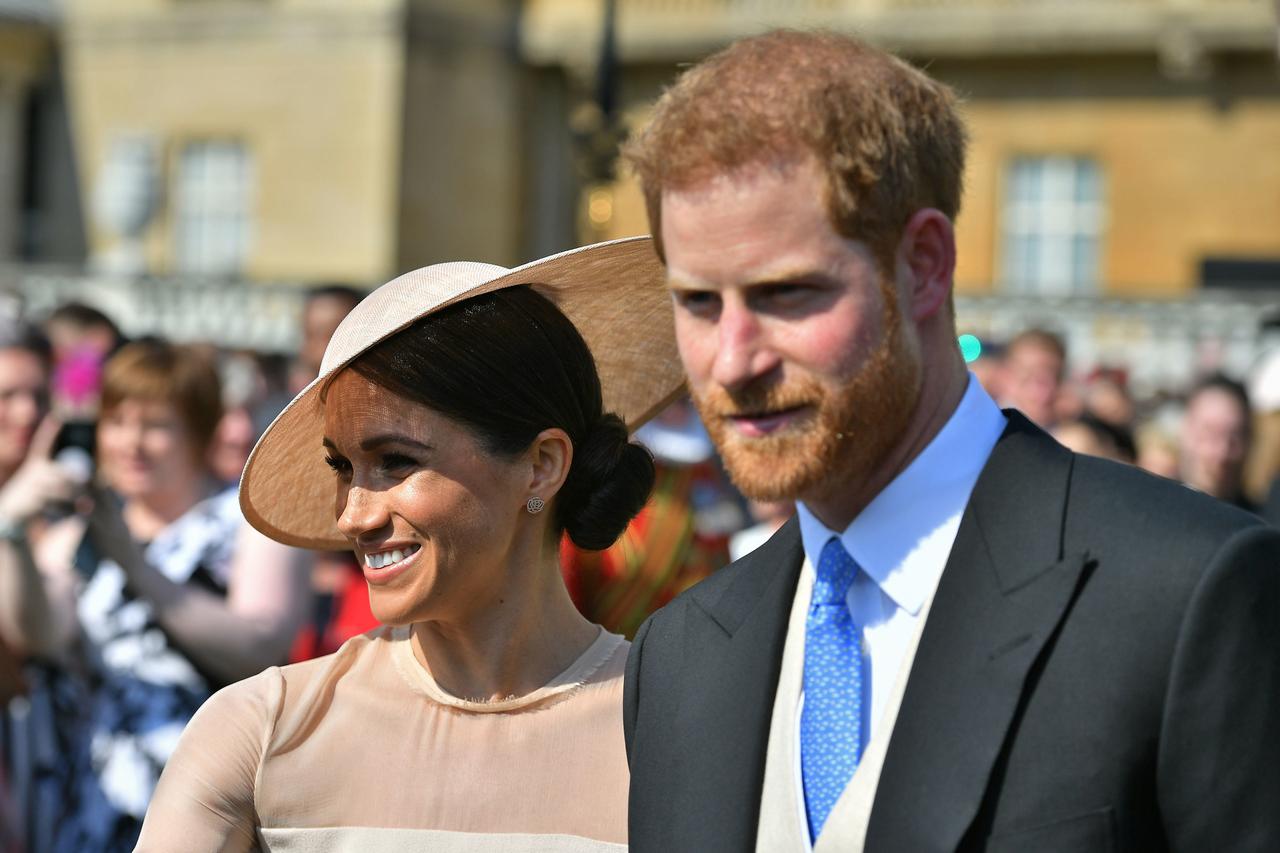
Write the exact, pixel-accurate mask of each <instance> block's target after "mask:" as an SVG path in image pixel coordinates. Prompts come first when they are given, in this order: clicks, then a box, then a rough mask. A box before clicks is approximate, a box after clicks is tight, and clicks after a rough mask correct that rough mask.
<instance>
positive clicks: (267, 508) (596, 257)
mask: <svg viewBox="0 0 1280 853" xmlns="http://www.w3.org/2000/svg"><path fill="white" fill-rule="evenodd" d="M518 285H530V286H532V287H533V288H534V289H535V290H537V291H538V292H539V293H541V294H542V295H543V296H546V297H547V298H548V299H550V300H551V301H552V302H554V303H555V304H556V305H557V306H558V307H559V308H560V310H561V311H562V312H564V314H565V316H566V317H568V318H569V320H570V321H571V322H573V324H574V326H576V327H577V329H578V331H579V333H581V335H582V337H583V339H584V340H585V341H586V343H587V346H588V347H589V348H590V349H591V354H592V356H593V357H594V358H595V362H596V369H597V371H598V372H599V374H600V384H601V388H602V391H603V394H604V407H605V411H607V412H615V413H616V414H618V416H619V417H621V418H622V419H623V420H624V421H625V422H626V424H627V426H628V428H630V429H633V430H634V429H635V428H636V427H638V426H639V425H640V424H642V423H644V422H645V421H646V420H648V419H649V418H651V417H653V416H654V415H655V414H657V413H658V412H659V411H661V410H662V409H663V408H664V407H666V406H667V405H668V404H669V403H671V401H672V400H674V399H675V398H676V397H678V396H679V395H680V394H681V393H682V392H683V390H684V372H683V369H682V368H681V365H680V357H679V353H678V352H677V350H676V343H675V333H674V328H673V325H672V315H671V299H670V297H669V296H668V294H667V290H666V285H665V272H664V269H663V267H662V264H661V263H660V262H659V260H658V258H657V256H656V254H655V252H654V250H653V245H652V241H651V240H650V239H649V238H648V237H633V238H627V239H623V240H614V241H610V242H607V243H597V244H595V245H591V246H584V247H582V248H579V249H573V250H570V251H568V252H562V253H560V254H558V255H552V256H551V257H548V258H543V259H542V260H538V261H533V262H531V263H528V264H524V265H523V266H519V267H516V268H515V269H511V270H507V269H504V268H502V267H496V266H490V265H487V264H467V263H460V264H437V265H434V266H430V267H424V268H422V269H420V270H414V271H413V272H410V273H406V274H405V275H402V276H400V277H399V278H397V279H395V280H394V281H391V282H388V283H387V284H385V285H383V286H382V287H380V288H378V289H377V290H375V291H374V292H373V293H371V294H370V295H369V296H368V297H366V298H365V300H364V301H363V302H361V303H360V305H358V306H357V307H356V309H355V310H354V311H352V312H351V313H350V314H349V315H348V316H347V318H346V319H345V320H343V322H342V324H341V325H340V326H339V327H338V330H337V331H336V332H335V333H334V336H333V338H332V339H331V340H330V342H329V346H328V348H327V349H326V350H325V358H324V363H323V365H322V367H321V371H320V375H319V376H318V377H317V378H316V379H315V380H314V381H312V382H311V383H310V384H309V385H308V386H307V387H306V388H304V389H303V390H302V391H301V392H300V393H299V394H298V396H297V397H295V398H294V399H293V401H292V402H290V403H289V405H288V406H286V407H285V408H284V410H283V411H282V412H280V414H279V415H278V416H277V417H276V419H275V420H274V421H272V423H271V425H270V426H269V427H267V429H266V430H265V431H264V432H263V434H262V437H261V438H259V439H258V443H257V444H256V445H255V446H254V448H253V452H252V453H251V454H250V455H249V460H248V462H247V463H246V464H245V468H244V473H243V474H242V475H241V478H240V508H241V510H242V511H243V512H244V516H245V518H246V519H248V521H249V523H250V524H252V525H253V526H254V527H256V528H257V529H258V530H260V531H262V532H263V533H265V534H266V535H267V536H270V537H271V538H272V539H275V540H277V541H279V542H283V543H285V544H288V545H295V546H299V547H303V548H317V549H322V550H345V549H347V548H349V547H350V544H349V542H348V541H347V539H346V537H344V536H343V535H342V534H341V533H340V532H339V531H338V527H337V523H336V517H335V502H334V501H335V486H334V478H333V473H332V471H330V470H329V468H328V466H327V465H326V464H325V462H324V456H325V451H324V448H323V446H322V441H323V439H324V407H323V405H322V403H321V401H320V395H321V392H322V390H323V388H324V387H325V385H326V384H327V382H328V381H329V380H330V379H331V378H332V377H333V376H334V375H335V374H336V373H337V372H338V371H340V370H341V369H342V368H344V367H346V366H347V365H348V364H349V363H350V362H351V361H352V360H353V359H355V358H356V357H357V356H358V355H359V354H360V353H362V352H364V351H365V350H367V349H368V348H369V347H371V346H373V345H374V344H376V343H378V342H379V341H381V340H384V339H386V338H388V337H390V336H391V335H393V334H395V333H396V332H399V331H401V330H403V329H405V328H407V327H408V326H410V325H412V324H413V323H414V322H416V321H417V320H419V319H421V318H422V317H425V316H427V315H428V314H432V313H434V312H435V311H438V310H440V309H441V308H444V307H446V306H448V305H452V304H454V303H456V302H460V301H462V300H464V299H469V298H471V297H474V296H479V295H481V294H483V293H489V292H492V291H495V290H501V289H503V288H506V287H515V286H518ZM495 405H498V404H497V403H495Z"/></svg>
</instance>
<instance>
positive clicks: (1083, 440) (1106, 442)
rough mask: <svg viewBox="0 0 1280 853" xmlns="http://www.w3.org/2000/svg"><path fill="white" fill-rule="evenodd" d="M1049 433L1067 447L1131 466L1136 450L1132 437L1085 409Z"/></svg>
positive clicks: (1077, 451)
mask: <svg viewBox="0 0 1280 853" xmlns="http://www.w3.org/2000/svg"><path fill="white" fill-rule="evenodd" d="M1049 434H1050V435H1052V436H1053V437H1054V438H1056V439H1057V440H1058V441H1059V442H1060V443H1061V444H1062V445H1063V446H1064V447H1066V448H1067V449H1068V450H1072V451H1074V452H1076V453H1083V454H1086V455H1088V456H1098V457H1101V458H1103V459H1113V460H1115V461H1116V462H1124V463H1126V464H1129V465H1132V464H1133V463H1134V462H1135V461H1136V457H1137V450H1136V448H1135V447H1134V443H1133V436H1131V435H1129V434H1128V432H1127V431H1126V430H1123V429H1121V428H1119V427H1116V426H1113V425H1112V424H1110V423H1108V422H1107V421H1104V420H1103V419H1102V418H1099V417H1098V416H1096V415H1093V414H1091V413H1089V412H1085V413H1084V414H1082V415H1080V416H1079V417H1078V418H1075V419H1074V420H1069V421H1062V422H1061V423H1059V424H1058V425H1057V426H1055V427H1054V428H1053V429H1052V430H1050V431H1049Z"/></svg>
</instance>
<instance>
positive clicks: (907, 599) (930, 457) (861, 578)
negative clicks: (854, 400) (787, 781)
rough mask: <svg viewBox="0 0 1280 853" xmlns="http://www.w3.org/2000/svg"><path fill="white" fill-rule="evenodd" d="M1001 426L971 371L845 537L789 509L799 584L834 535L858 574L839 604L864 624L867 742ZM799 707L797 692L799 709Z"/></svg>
mask: <svg viewBox="0 0 1280 853" xmlns="http://www.w3.org/2000/svg"><path fill="white" fill-rule="evenodd" d="M1006 422H1007V419H1006V418H1005V416H1004V413H1003V412H1001V411H1000V409H999V407H997V406H996V404H995V402H994V401H993V400H992V399H991V397H990V396H989V395H988V394H987V392H986V391H985V390H983V388H982V386H981V385H980V384H979V383H978V380H977V379H976V378H975V377H974V376H973V374H970V375H969V384H968V386H967V387H966V388H965V393H964V397H963V398H962V399H961V400H960V405H959V406H957V407H956V410H955V412H953V413H952V415H951V417H950V419H949V420H948V421H947V423H946V424H945V425H944V426H943V427H942V429H941V431H939V432H938V434H937V435H936V436H934V438H933V441H931V442H929V444H928V446H926V447H925V449H924V450H923V451H922V452H921V453H920V455H919V456H917V457H916V458H915V459H913V460H912V461H911V464H910V465H908V466H907V467H906V469H905V470H903V471H902V473H900V474H898V476H897V477H895V478H894V479H893V481H892V482H890V483H889V485H888V486H886V487H885V488H884V490H883V491H881V492H880V494H878V495H876V497H875V498H874V499H873V500H872V501H871V503H869V504H868V505H867V507H866V509H864V510H863V511H862V512H861V513H859V515H858V517H857V518H855V519H854V520H853V522H852V523H851V524H850V525H849V526H848V527H847V528H846V529H845V530H844V532H842V533H839V534H837V533H836V532H834V531H832V530H830V529H828V528H827V526H826V525H824V524H823V523H822V522H821V521H819V520H818V519H817V518H816V517H815V516H814V515H813V513H812V512H811V511H810V510H809V508H808V507H806V506H805V505H804V504H803V503H799V504H797V506H796V514H797V515H798V516H799V519H800V539H801V542H802V544H803V547H804V554H805V561H804V566H803V568H802V569H801V575H800V583H802V584H808V585H809V587H810V588H812V586H813V582H814V578H815V569H814V567H815V566H817V564H818V557H819V555H820V554H821V553H822V548H823V546H824V545H826V544H827V542H828V540H830V539H831V537H832V536H839V537H840V541H841V543H842V544H843V545H844V547H845V550H847V551H848V552H849V554H850V556H852V557H853V559H854V560H856V561H857V563H858V566H859V567H860V569H861V571H859V572H858V574H857V576H856V577H855V578H854V581H853V583H852V584H851V585H850V587H849V593H848V595H847V597H846V601H847V602H848V605H849V613H850V615H851V616H852V617H853V621H854V623H855V624H856V625H858V626H860V627H861V628H862V639H863V649H864V652H865V654H866V655H867V660H866V661H865V666H866V667H867V669H869V672H870V677H869V678H864V681H865V683H866V684H867V685H868V687H867V689H868V693H869V695H868V696H867V697H866V698H867V700H868V701H867V702H865V705H866V707H867V708H868V709H869V710H868V718H867V731H866V732H864V739H865V740H866V741H869V740H870V739H871V737H872V735H874V733H875V730H876V726H877V724H878V722H879V720H880V718H881V716H882V715H883V712H884V709H885V704H886V702H887V701H888V698H889V695H890V694H891V693H892V692H893V686H894V681H895V679H896V678H897V676H898V672H899V669H900V668H901V667H902V666H903V665H904V663H905V664H908V665H909V662H908V661H905V660H904V658H905V657H906V655H907V650H908V649H909V648H910V645H911V640H912V637H914V635H915V631H916V630H917V628H918V624H917V622H918V619H919V616H920V608H921V606H922V605H923V604H924V602H925V601H926V600H927V599H928V597H929V596H930V594H932V592H933V591H934V589H935V588H936V587H937V585H938V580H939V579H940V578H941V577H942V570H943V568H944V567H945V566H946V563H947V558H948V557H949V556H950V555H951V546H952V545H953V544H954V543H955V538H956V531H957V530H959V528H960V516H961V515H962V514H963V513H964V508H965V505H966V504H967V503H968V502H969V495H970V493H971V492H972V491H973V487H974V484H976V483H977V481H978V475H979V474H981V473H982V468H983V466H984V465H986V463H987V458H988V457H990V455H991V451H992V449H993V448H994V447H995V445H996V441H997V440H998V439H999V438H1000V434H1001V433H1003V432H1004V428H1005V425H1006ZM866 671H867V670H864V672H866ZM803 705H804V693H803V690H802V692H801V695H800V710H803ZM800 717H801V714H800V712H799V711H798V712H797V714H796V750H795V754H796V756H797V760H796V774H795V777H796V784H797V785H798V786H799V787H798V790H799V794H800V797H799V802H800V803H801V808H803V804H804V781H803V777H802V775H801V772H800V762H799V755H800V748H799V745H800V740H799V739H800V727H799V721H800ZM807 840H808V834H807V833H806V841H807Z"/></svg>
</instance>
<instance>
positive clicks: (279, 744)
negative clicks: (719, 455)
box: [139, 240, 682, 851]
mask: <svg viewBox="0 0 1280 853" xmlns="http://www.w3.org/2000/svg"><path fill="white" fill-rule="evenodd" d="M526 284H532V285H534V287H524V286H520V285H526ZM553 301H554V303H555V304H553ZM557 306H558V309H559V310H557ZM562 312H563V313H562ZM575 323H576V324H577V328H575V325H574V324H575ZM670 323H671V318H670V310H669V308H668V303H667V297H666V296H665V293H664V288H663V283H662V272H661V269H660V267H659V265H658V263H657V261H656V259H655V258H654V257H653V253H652V248H651V247H650V245H649V244H648V241H647V240H629V241H620V242H616V243H608V244H602V245H599V246H594V247H588V248H587V249H584V250H580V251H578V252H573V253H568V254H567V255H561V256H557V257H554V258H549V259H546V260H544V261H542V262H538V263H534V264H531V265H527V266H525V267H522V268H520V269H517V270H513V271H508V270H504V269H502V268H500V267H492V266H488V265H483V264H442V265H439V266H435V267H428V268H426V269H423V270H418V271H416V272H414V273H409V274H408V275H405V276H402V277H401V278H399V279H397V280H395V281H393V282H391V283H390V284H388V285H385V286H383V287H382V288H379V289H378V290H377V291H376V292H375V293H374V294H372V295H371V296H369V297H368V298H367V299H366V300H365V301H364V302H362V303H361V304H360V306H359V307H358V308H356V309H355V311H353V312H352V313H351V314H350V315H349V316H348V317H347V319H346V320H344V321H343V323H342V325H341V326H340V327H339V329H338V331H337V333H336V334H335V335H334V337H333V340H332V341H331V342H330V344H329V347H328V349H327V350H326V353H325V359H324V366H323V369H322V372H321V375H320V377H319V378H318V379H317V380H316V381H315V382H313V383H312V384H311V385H310V386H309V387H308V388H307V389H306V390H304V391H303V392H302V393H301V394H300V395H299V396H298V397H297V398H296V399H295V400H294V401H293V403H291V404H290V405H289V406H288V407H287V408H286V409H285V410H284V412H282V413H281V415H280V417H279V418H277V419H276V421H275V423H274V424H272V426H271V427H270V428H269V429H268V430H267V432H266V433H265V434H264V435H263V437H262V438H261V440H260V441H259V443H258V446H257V448H255V450H254V454H253V456H252V457H251V458H250V460H249V464H248V466H247V468H246V471H245V476H244V480H243V482H242V484H241V505H242V507H243V508H244V510H245V514H246V516H247V517H248V518H249V519H250V520H251V521H252V522H253V523H254V524H255V525H257V526H258V527H259V528H260V529H262V530H264V531H266V532H268V533H270V534H271V535H272V536H274V537H276V538H278V539H281V540H282V541H286V542H290V543H293V544H302V545H309V546H311V547H318V548H330V549H331V548H335V547H337V546H338V544H339V543H340V542H341V541H344V540H345V542H346V543H347V547H349V548H352V549H354V551H355V553H356V555H357V556H358V557H359V559H360V561H361V564H362V566H363V570H364V574H365V578H366V580H367V582H368V586H369V593H370V597H371V604H372V607H373V612H374V614H375V615H376V616H377V617H378V618H379V619H380V620H381V621H383V622H384V623H386V624H387V626H388V627H386V628H381V629H378V630H376V631H373V632H370V633H368V634H365V635H362V636H360V637H356V638H354V639H352V640H349V641H348V642H347V643H345V644H344V645H343V646H342V648H341V649H339V650H338V651H337V652H336V653H335V654H333V655H330V656H329V657H326V658H320V659H317V660H314V661H308V662H305V663H299V664H294V665H292V666H288V667H284V668H283V669H271V670H268V671H267V672H264V673H262V674H261V675H259V676H257V677H255V678H252V679H249V680H247V681H245V682H242V683H241V684H237V685H233V686H232V687H230V688H228V689H226V690H224V691H222V692H221V693H219V694H218V695H216V696H215V697H213V699H211V700H210V701H209V702H208V703H207V704H206V705H205V707H204V708H202V709H201V711H200V713H199V714H198V715H197V716H196V718H195V719H194V720H193V721H192V723H191V726H190V727H189V728H188V730H187V732H186V733H185V734H184V735H183V740H182V743H181V744H180V745H179V747H178V750H177V753H176V754H175V756H174V759H173V761H172V762H171V763H170V765H169V767H168V768H166V770H165V775H164V778H163V779H162V780H161V784H160V787H159V790H158V791H157V796H156V799H155V802H154V803H153V805H152V809H151V812H150V814H149V815H148V818H147V824H146V826H145V827H144V830H143V836H142V840H141V842H140V844H139V849H140V850H143V851H151V850H156V851H160V850H170V849H174V848H175V847H176V846H181V848H182V849H184V850H189V851H214V850H247V849H251V848H253V847H254V846H255V844H260V845H262V846H263V847H265V848H266V849H291V850H292V849H302V848H306V849H334V850H336V849H342V850H375V849H376V850H419V849H431V850H444V851H450V850H463V849H465V850H477V849H492V850H575V851H603V850H613V849H617V845H621V844H623V843H625V840H626V800H627V778H628V777H627V766H626V757H625V754H624V748H623V738H622V715H621V695H622V671H623V665H624V662H625V658H626V648H627V646H626V642H625V641H624V640H623V639H622V638H621V637H618V636H615V635H613V634H609V633H607V632H606V631H604V630H603V629H601V628H600V627H599V626H597V625H593V624H591V623H590V622H588V621H587V620H586V619H584V618H583V617H582V616H581V615H580V614H579V613H578V612H577V610H576V609H575V608H574V606H573V604H572V602H571V600H570V599H569V595H568V593H567V591H566V590H565V587H564V583H563V581H562V580H561V577H560V573H559V569H558V564H557V550H558V543H559V540H560V537H561V532H562V531H563V532H565V533H567V534H568V536H569V537H570V538H571V539H572V540H574V541H575V542H576V543H577V544H578V545H580V546H583V547H587V548H603V547H605V546H607V545H609V543H611V542H612V541H613V540H614V538H615V537H616V536H617V535H618V534H619V533H620V532H621V531H622V529H623V527H624V526H625V525H626V523H627V521H628V520H629V519H630V518H631V517H632V516H633V515H634V514H635V513H636V512H637V511H638V510H639V509H640V507H641V506H642V505H643V503H644V500H645V497H646V495H647V494H648V491H649V488H650V486H651V484H652V482H653V463H652V460H651V459H650V457H649V455H648V453H647V452H646V451H645V450H644V449H643V448H641V447H640V446H638V445H635V444H631V443H629V441H628V438H627V428H626V426H625V425H624V419H625V420H626V421H628V422H630V423H632V424H634V423H636V422H638V421H640V420H643V419H644V418H645V417H646V416H647V415H649V414H650V413H651V412H653V411H654V410H656V409H657V408H658V407H660V406H661V405H662V404H663V403H665V402H666V401H667V400H668V399H669V398H670V397H671V396H672V395H673V394H674V393H675V392H676V391H677V389H678V388H679V386H680V382H681V378H682V377H681V374H680V372H679V370H680V369H679V361H678V359H677V358H676V353H675V350H674V344H673V342H672V333H671V327H670ZM580 332H581V334H580ZM584 338H585V339H586V341H587V342H594V343H595V348H594V359H593V350H592V349H591V348H589V346H588V344H587V343H586V342H584ZM593 361H594V362H595V364H594V365H593ZM596 366H598V367H599V375H598V376H597V371H596ZM610 411H612V412H616V413H617V414H606V412H610ZM619 415H621V417H622V419H620V418H619ZM339 537H341V539H339Z"/></svg>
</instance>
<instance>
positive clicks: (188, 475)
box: [98, 398, 205, 499]
mask: <svg viewBox="0 0 1280 853" xmlns="http://www.w3.org/2000/svg"><path fill="white" fill-rule="evenodd" d="M197 459H198V453H197V448H196V445H195V443H194V441H193V440H192V437H191V432H190V430H188V428H187V425H186V423H185V422H184V421H183V419H182V416H181V415H180V414H179V413H178V409H177V407H176V406H174V405H173V404H172V403H170V402H167V401H164V400H140V399H135V398H126V399H124V400H123V401H121V402H120V404H119V405H117V406H115V407H114V408H112V409H110V410H108V411H105V412H103V413H102V417H101V418H100V419H99V421H98V466H99V468H100V469H101V470H102V472H103V474H104V476H105V477H106V479H107V482H108V483H109V484H110V485H111V487H112V488H114V489H115V490H116V491H117V492H119V493H120V494H121V496H123V497H124V498H126V499H127V498H146V497H149V496H153V495H156V494H161V493H163V492H165V491H169V490H172V489H173V488H174V487H175V486H176V485H178V484H181V485H183V486H186V485H189V484H190V483H192V482H193V481H196V480H198V479H200V478H201V477H203V476H204V473H205V472H204V467H203V465H201V464H200V463H199V462H198V461H197Z"/></svg>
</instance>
